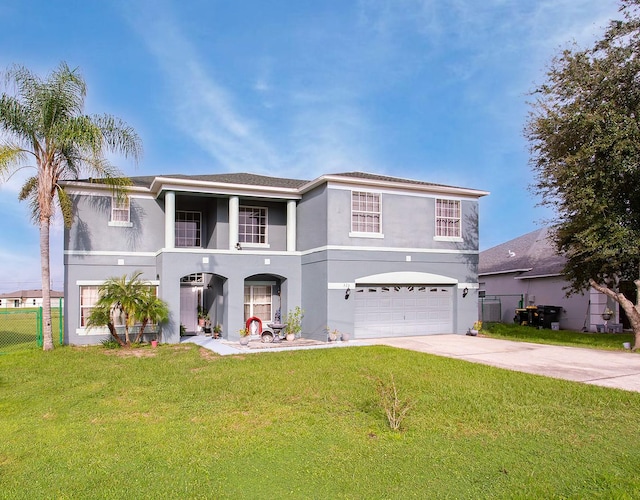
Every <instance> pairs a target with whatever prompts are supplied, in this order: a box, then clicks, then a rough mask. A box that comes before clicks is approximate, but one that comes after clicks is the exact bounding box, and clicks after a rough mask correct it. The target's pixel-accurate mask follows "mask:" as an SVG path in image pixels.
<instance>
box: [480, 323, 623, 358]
mask: <svg viewBox="0 0 640 500" xmlns="http://www.w3.org/2000/svg"><path fill="white" fill-rule="evenodd" d="M482 334H483V335H486V336H487V337H493V338H499V339H506V340H519V341H521V342H534V343H537V344H555V345H567V346H572V347H592V348H595V349H611V350H620V351H622V350H624V348H623V346H622V343H623V342H629V343H631V345H632V346H633V334H632V333H592V332H575V331H572V330H549V329H538V328H535V327H532V326H521V325H516V324H505V323H484V324H483V325H482Z"/></svg>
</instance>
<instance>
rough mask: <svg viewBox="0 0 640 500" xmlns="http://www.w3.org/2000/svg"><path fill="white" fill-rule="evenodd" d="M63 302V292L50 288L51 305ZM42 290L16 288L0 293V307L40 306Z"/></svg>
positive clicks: (58, 304) (55, 305)
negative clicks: (12, 290) (16, 289)
mask: <svg viewBox="0 0 640 500" xmlns="http://www.w3.org/2000/svg"><path fill="white" fill-rule="evenodd" d="M61 300H62V301H63V302H64V293H62V292H56V291H54V290H51V307H59V306H60V301H61ZM41 306H42V290H18V291H17V292H9V293H3V294H0V308H5V309H12V308H16V307H41Z"/></svg>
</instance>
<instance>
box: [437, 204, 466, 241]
mask: <svg viewBox="0 0 640 500" xmlns="http://www.w3.org/2000/svg"><path fill="white" fill-rule="evenodd" d="M460 213H461V211H460V200H444V199H437V200H436V238H442V239H453V240H459V239H461V238H462V223H461V221H462V219H461V216H460Z"/></svg>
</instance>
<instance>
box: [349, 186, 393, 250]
mask: <svg viewBox="0 0 640 500" xmlns="http://www.w3.org/2000/svg"><path fill="white" fill-rule="evenodd" d="M350 192H351V198H350V200H349V204H350V207H351V211H350V221H349V224H350V227H351V231H349V237H350V238H374V239H383V238H384V233H383V232H382V193H381V192H380V191H372V190H368V189H352V190H351V191H350ZM354 193H366V194H375V195H378V205H379V207H380V211H379V212H378V216H379V224H380V231H378V232H368V231H354V230H353V194H354ZM361 212H362V211H361ZM372 213H373V212H372Z"/></svg>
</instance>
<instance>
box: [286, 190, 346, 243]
mask: <svg viewBox="0 0 640 500" xmlns="http://www.w3.org/2000/svg"><path fill="white" fill-rule="evenodd" d="M326 191H327V189H326V186H325V185H322V186H320V187H317V188H315V189H314V190H312V191H310V192H308V193H305V195H304V197H303V198H302V200H300V201H299V202H298V208H297V231H296V234H297V248H298V250H300V251H305V250H309V249H311V248H318V247H320V246H323V245H326V244H327V232H328V228H327V196H326ZM347 217H350V216H349V215H347Z"/></svg>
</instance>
